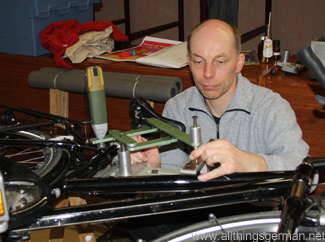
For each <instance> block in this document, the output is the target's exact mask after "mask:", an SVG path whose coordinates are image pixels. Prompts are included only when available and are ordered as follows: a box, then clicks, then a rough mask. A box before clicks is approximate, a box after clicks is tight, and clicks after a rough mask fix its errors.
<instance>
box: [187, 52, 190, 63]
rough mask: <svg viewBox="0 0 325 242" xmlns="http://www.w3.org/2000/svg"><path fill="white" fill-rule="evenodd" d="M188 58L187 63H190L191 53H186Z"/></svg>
mask: <svg viewBox="0 0 325 242" xmlns="http://www.w3.org/2000/svg"><path fill="white" fill-rule="evenodd" d="M186 58H187V63H188V64H190V55H189V54H187V55H186Z"/></svg>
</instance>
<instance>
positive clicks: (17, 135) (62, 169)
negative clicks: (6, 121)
mask: <svg viewBox="0 0 325 242" xmlns="http://www.w3.org/2000/svg"><path fill="white" fill-rule="evenodd" d="M50 138H52V136H51V135H50V134H48V133H45V132H43V131H40V130H26V131H25V130H19V131H12V132H0V139H39V140H46V139H50ZM0 154H3V155H4V156H5V157H7V158H10V159H12V160H15V161H16V162H17V163H19V164H22V165H24V166H27V167H29V169H30V170H32V171H33V172H34V173H35V174H37V175H38V176H40V177H41V178H42V179H44V180H45V181H46V182H48V184H50V186H54V185H56V184H58V183H59V182H60V181H62V179H63V178H64V177H65V175H66V173H67V171H68V165H69V159H70V157H69V153H68V151H67V150H65V149H61V148H56V147H44V148H38V147H12V146H11V147H9V146H2V147H0ZM36 159H37V160H38V161H37V163H36V162H35V160H36ZM35 164H36V165H35Z"/></svg>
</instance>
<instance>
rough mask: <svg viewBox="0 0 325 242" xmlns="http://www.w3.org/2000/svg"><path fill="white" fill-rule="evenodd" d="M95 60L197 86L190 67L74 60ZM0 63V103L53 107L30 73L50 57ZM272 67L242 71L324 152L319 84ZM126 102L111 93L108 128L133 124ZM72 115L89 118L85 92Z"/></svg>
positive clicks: (0, 59)
mask: <svg viewBox="0 0 325 242" xmlns="http://www.w3.org/2000/svg"><path fill="white" fill-rule="evenodd" d="M67 62H68V61H67ZM68 63H69V62H68ZM94 64H95V65H99V66H101V67H102V69H103V71H109V72H121V73H132V74H141V75H158V76H176V77H180V78H181V80H182V82H183V89H184V90H185V89H186V88H189V87H191V86H193V80H192V77H191V73H190V70H189V68H188V67H184V68H182V69H180V70H174V69H163V68H157V67H150V66H144V65H139V64H136V63H130V62H114V61H109V60H102V59H95V58H92V59H88V60H86V61H84V62H82V63H80V64H77V65H75V64H73V65H74V66H75V67H77V68H78V69H86V68H87V67H88V66H90V65H94ZM0 66H1V67H0V68H1V69H0V90H1V94H0V104H4V105H9V106H14V107H27V108H32V109H36V110H40V111H44V112H49V111H50V100H49V90H45V89H38V88H32V87H30V86H29V84H28V76H29V74H30V73H31V72H32V71H34V70H39V69H41V68H42V67H56V64H55V62H54V59H53V58H52V57H30V56H18V55H10V54H1V53H0ZM271 68H272V66H271V65H266V64H260V65H249V66H244V68H243V71H242V74H243V76H245V77H247V78H248V79H249V80H250V81H251V82H252V83H255V84H258V85H260V86H265V87H267V88H270V89H272V90H273V91H275V92H278V93H280V94H281V96H282V97H283V98H285V99H286V100H288V101H289V102H290V104H291V106H292V107H293V109H294V111H295V112H296V116H297V120H298V123H299V125H300V126H301V128H302V130H303V138H304V140H305V141H306V142H307V143H308V144H309V146H310V155H311V156H314V157H321V156H324V157H325V148H324V147H323V146H324V144H325V142H324V141H325V131H324V129H325V119H324V118H325V114H324V111H323V110H324V107H323V105H320V104H318V103H317V101H316V100H315V95H316V94H323V93H324V91H323V90H322V88H321V86H320V84H319V83H318V82H316V81H312V80H310V79H309V75H308V73H309V72H308V71H305V72H303V73H302V74H300V75H299V76H288V75H284V74H283V73H282V72H281V71H279V73H278V74H277V75H274V76H272V75H270V74H269V70H270V69H271ZM128 104H129V99H121V98H113V97H107V105H108V125H109V129H119V130H121V131H125V130H129V129H130V126H129V124H130V121H131V120H132V117H131V114H130V112H129V107H128ZM117 107H118V108H117ZM163 108H164V104H163V103H155V109H156V111H158V113H162V110H163ZM69 117H70V118H72V119H76V120H87V119H88V118H89V114H88V112H87V109H86V108H85V105H84V95H83V94H77V93H70V94H69Z"/></svg>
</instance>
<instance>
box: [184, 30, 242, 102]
mask: <svg viewBox="0 0 325 242" xmlns="http://www.w3.org/2000/svg"><path fill="white" fill-rule="evenodd" d="M190 44H191V55H190V56H188V61H189V66H190V68H191V71H192V74H193V78H194V82H195V84H196V87H197V88H198V89H199V91H200V92H201V93H202V95H203V96H204V97H205V98H206V99H208V100H215V99H220V98H225V99H227V100H230V99H231V97H232V95H233V92H234V91H235V89H236V80H237V77H236V74H237V73H239V72H240V71H241V69H242V65H243V63H242V62H243V61H244V59H242V58H243V56H242V54H241V55H240V56H238V55H237V53H236V49H235V48H234V38H233V35H232V32H231V30H228V31H225V30H224V29H222V28H220V29H218V31H211V29H209V28H203V29H200V30H198V31H196V32H194V33H193V35H192V38H191V42H190Z"/></svg>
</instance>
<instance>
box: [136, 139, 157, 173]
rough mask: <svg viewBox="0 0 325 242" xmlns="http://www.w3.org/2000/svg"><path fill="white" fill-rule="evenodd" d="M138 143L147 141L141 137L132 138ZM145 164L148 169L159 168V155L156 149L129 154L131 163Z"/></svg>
mask: <svg viewBox="0 0 325 242" xmlns="http://www.w3.org/2000/svg"><path fill="white" fill-rule="evenodd" d="M132 138H133V139H134V140H136V141H137V142H138V143H140V142H144V141H147V139H145V138H143V137H142V136H141V135H137V136H134V137H132ZM141 162H147V165H148V166H149V167H161V162H160V154H159V150H158V147H152V148H148V149H144V150H139V151H134V152H131V163H132V164H134V163H141Z"/></svg>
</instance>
